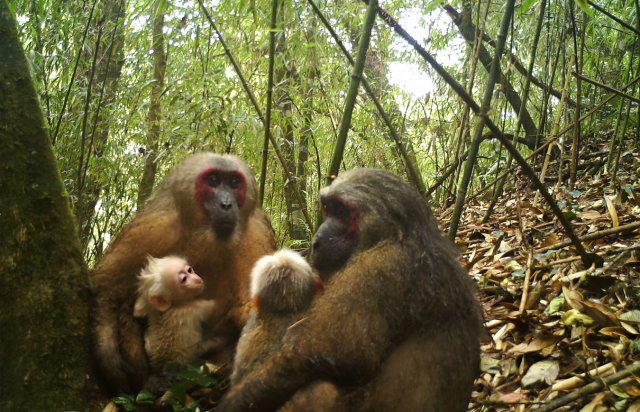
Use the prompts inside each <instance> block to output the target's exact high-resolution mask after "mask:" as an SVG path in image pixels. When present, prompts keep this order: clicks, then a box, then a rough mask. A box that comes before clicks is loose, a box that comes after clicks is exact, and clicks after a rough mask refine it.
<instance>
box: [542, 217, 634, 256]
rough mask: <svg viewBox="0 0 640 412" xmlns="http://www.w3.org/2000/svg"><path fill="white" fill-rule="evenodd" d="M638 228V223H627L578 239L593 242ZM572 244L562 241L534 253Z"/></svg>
mask: <svg viewBox="0 0 640 412" xmlns="http://www.w3.org/2000/svg"><path fill="white" fill-rule="evenodd" d="M638 228H640V221H638V222H633V223H629V224H627V225H623V226H618V227H612V228H610V229H605V230H600V231H598V232H593V233H589V234H588V235H584V236H582V237H580V241H581V242H587V241H590V240H595V239H600V238H603V237H606V236H611V235H617V234H618V233H623V232H631V231H633V230H635V229H638ZM572 244H573V242H572V241H569V240H567V241H564V242H559V243H556V244H553V245H550V246H545V247H543V248H540V249H537V250H536V251H535V253H544V252H547V251H549V250H551V249H562V248H563V247H567V246H570V245H572Z"/></svg>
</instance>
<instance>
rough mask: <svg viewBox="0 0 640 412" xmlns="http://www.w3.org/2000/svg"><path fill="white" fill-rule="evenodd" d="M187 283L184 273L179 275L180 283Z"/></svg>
mask: <svg viewBox="0 0 640 412" xmlns="http://www.w3.org/2000/svg"><path fill="white" fill-rule="evenodd" d="M186 281H187V275H185V274H184V273H181V274H180V283H185V282H186Z"/></svg>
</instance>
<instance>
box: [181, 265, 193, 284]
mask: <svg viewBox="0 0 640 412" xmlns="http://www.w3.org/2000/svg"><path fill="white" fill-rule="evenodd" d="M189 269H191V268H189ZM178 279H179V280H180V283H181V284H183V283H186V282H187V275H185V274H184V273H180V275H179V277H178Z"/></svg>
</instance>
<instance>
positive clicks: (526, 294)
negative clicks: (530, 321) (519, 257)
mask: <svg viewBox="0 0 640 412" xmlns="http://www.w3.org/2000/svg"><path fill="white" fill-rule="evenodd" d="M532 267H533V248H532V247H530V248H529V256H527V271H526V273H525V275H524V285H523V286H522V298H521V299H520V308H519V312H520V315H524V312H525V310H526V309H527V299H529V283H530V282H531V269H532Z"/></svg>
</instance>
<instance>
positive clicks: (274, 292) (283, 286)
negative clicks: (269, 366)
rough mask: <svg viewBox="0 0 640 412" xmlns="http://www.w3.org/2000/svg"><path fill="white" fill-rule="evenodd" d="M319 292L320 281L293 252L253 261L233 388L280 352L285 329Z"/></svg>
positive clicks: (299, 315) (237, 350) (280, 253)
mask: <svg viewBox="0 0 640 412" xmlns="http://www.w3.org/2000/svg"><path fill="white" fill-rule="evenodd" d="M321 290H322V282H321V281H320V279H319V278H318V277H317V276H316V275H314V274H313V272H312V270H311V266H309V264H308V263H307V261H306V260H304V258H303V257H302V256H300V255H299V254H298V253H296V252H294V251H292V250H288V249H283V250H279V251H277V252H276V253H274V254H273V255H268V256H263V257H262V258H260V260H258V261H257V262H256V264H255V266H254V267H253V270H252V271H251V301H252V306H253V307H252V310H251V312H250V314H249V320H248V321H247V324H246V325H245V326H244V329H242V334H241V335H240V340H238V345H237V346H236V354H235V358H234V362H233V373H232V374H231V384H232V385H236V384H238V383H239V382H240V381H241V380H242V378H244V376H245V375H246V374H247V373H249V372H250V371H252V370H253V369H255V368H256V367H257V366H258V365H260V363H262V362H263V361H264V360H265V359H266V358H267V357H268V356H269V355H271V354H272V353H275V352H276V351H277V350H279V349H280V347H281V346H282V337H283V336H284V334H285V332H286V330H287V328H288V327H289V326H291V325H292V324H294V323H295V322H297V321H298V320H299V319H300V317H301V315H302V313H303V311H304V310H306V309H307V308H308V307H309V305H310V304H311V301H312V300H313V297H314V296H315V294H316V293H317V292H319V291H321Z"/></svg>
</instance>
